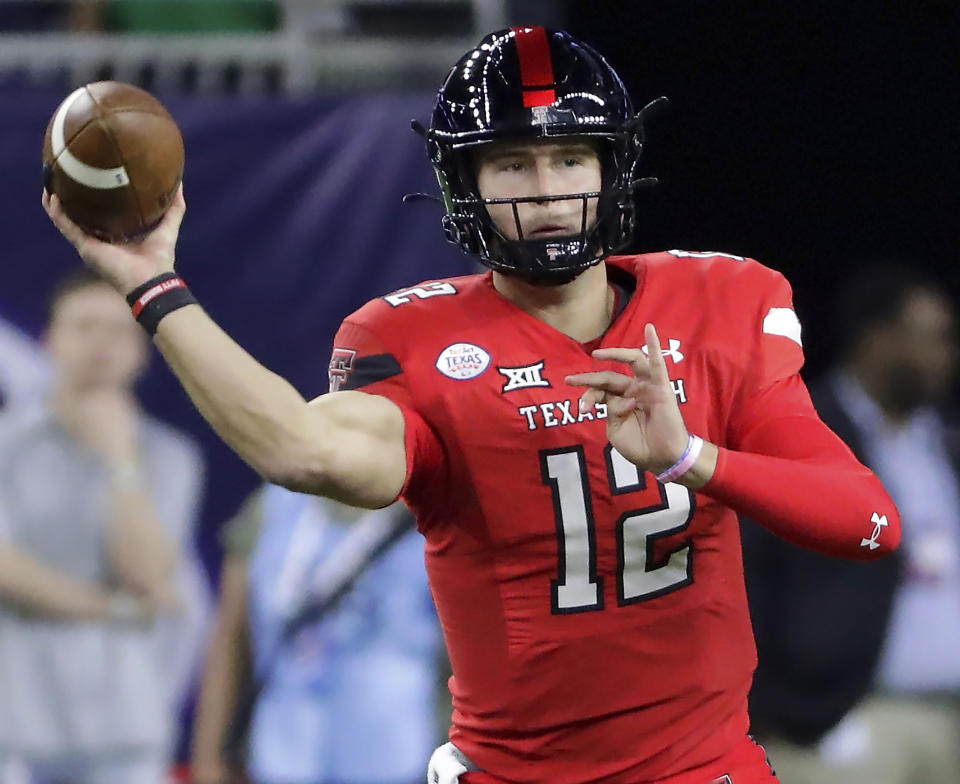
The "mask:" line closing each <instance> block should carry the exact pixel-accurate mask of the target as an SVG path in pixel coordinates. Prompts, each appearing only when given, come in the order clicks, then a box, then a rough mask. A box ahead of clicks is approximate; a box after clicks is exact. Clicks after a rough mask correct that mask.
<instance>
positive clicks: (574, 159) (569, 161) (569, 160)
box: [563, 155, 583, 168]
mask: <svg viewBox="0 0 960 784" xmlns="http://www.w3.org/2000/svg"><path fill="white" fill-rule="evenodd" d="M582 163H583V158H581V157H579V156H577V155H568V156H567V157H566V158H564V159H563V165H564V166H566V167H567V168H573V167H574V166H580V165H581V164H582Z"/></svg>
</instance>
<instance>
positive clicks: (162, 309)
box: [127, 272, 197, 336]
mask: <svg viewBox="0 0 960 784" xmlns="http://www.w3.org/2000/svg"><path fill="white" fill-rule="evenodd" d="M127 304H128V305H129V306H130V310H131V311H132V312H133V317H134V318H135V319H136V320H137V321H139V322H140V325H141V326H142V327H143V328H144V329H145V330H146V331H147V333H148V334H150V335H151V336H152V335H155V334H156V332H157V326H158V325H159V324H160V319H162V318H163V317H164V316H166V315H167V314H168V313H172V312H173V311H175V310H178V309H179V308H182V307H184V306H185V305H195V304H197V299H196V297H194V296H193V294H192V293H191V292H190V289H188V288H187V284H186V283H184V281H183V278H181V277H180V276H179V275H177V274H176V273H174V272H164V273H163V274H162V275H157V277H155V278H151V279H150V280H148V281H147V282H146V283H143V284H141V285H140V286H137V288H135V289H134V290H133V291H131V292H130V293H129V294H127Z"/></svg>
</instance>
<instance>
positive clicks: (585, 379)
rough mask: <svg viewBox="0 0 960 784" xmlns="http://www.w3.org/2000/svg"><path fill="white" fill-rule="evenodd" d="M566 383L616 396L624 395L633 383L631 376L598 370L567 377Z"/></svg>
mask: <svg viewBox="0 0 960 784" xmlns="http://www.w3.org/2000/svg"><path fill="white" fill-rule="evenodd" d="M565 380H566V382H567V383H568V384H569V385H570V386H572V387H593V388H594V389H602V390H603V391H604V392H611V393H613V394H614V395H622V394H623V393H624V392H626V390H627V388H628V387H629V386H630V384H631V383H633V379H632V378H630V376H625V375H624V374H623V373H617V372H616V371H613V370H596V371H594V372H592V373H575V374H573V375H572V376H567V377H566V379H565Z"/></svg>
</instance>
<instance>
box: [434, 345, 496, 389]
mask: <svg viewBox="0 0 960 784" xmlns="http://www.w3.org/2000/svg"><path fill="white" fill-rule="evenodd" d="M489 365H490V355H489V354H488V353H487V352H486V351H484V350H483V349H482V348H480V346H475V345H473V343H454V344H453V345H452V346H447V347H446V348H445V349H444V350H443V351H441V352H440V356H439V357H437V370H439V371H440V372H441V373H443V375H445V376H447V378H454V379H456V380H457V381H466V380H467V379H468V378H476V377H477V376H479V375H480V374H481V373H483V371H484V370H486V369H487V367H488V366H489Z"/></svg>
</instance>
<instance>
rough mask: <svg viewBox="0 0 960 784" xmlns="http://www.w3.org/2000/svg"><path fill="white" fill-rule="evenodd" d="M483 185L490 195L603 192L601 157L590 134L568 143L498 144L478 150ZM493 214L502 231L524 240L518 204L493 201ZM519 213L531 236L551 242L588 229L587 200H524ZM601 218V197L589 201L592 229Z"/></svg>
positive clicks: (527, 237)
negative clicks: (598, 214) (520, 230)
mask: <svg viewBox="0 0 960 784" xmlns="http://www.w3.org/2000/svg"><path fill="white" fill-rule="evenodd" d="M474 160H475V165H476V172H477V185H478V187H479V189H480V195H481V196H482V197H483V198H484V199H518V198H531V197H532V198H536V197H541V196H565V195H568V194H573V193H592V192H596V191H599V190H600V159H599V158H598V157H597V151H596V148H595V147H594V146H593V144H592V143H591V142H590V141H589V140H587V139H584V138H579V139H578V138H572V139H568V140H562V141H553V140H538V141H523V142H497V143H495V144H491V145H485V146H483V147H481V148H478V149H477V151H476V154H475V159H474ZM487 212H488V213H489V215H490V218H491V220H493V222H494V224H495V225H496V227H497V229H499V230H500V232H501V233H502V234H503V235H504V236H505V237H506V238H507V239H511V240H516V239H520V233H519V232H518V230H517V221H516V219H515V218H514V213H513V205H511V204H489V205H487ZM517 215H518V217H519V219H520V228H521V229H522V231H523V239H525V240H545V239H548V238H550V237H558V236H570V235H573V234H580V233H581V231H583V229H584V226H583V200H582V199H559V200H556V201H534V202H523V203H521V204H518V205H517ZM596 220H597V199H595V198H593V199H587V219H586V227H587V228H590V227H591V226H593V224H594V223H595V222H596Z"/></svg>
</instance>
